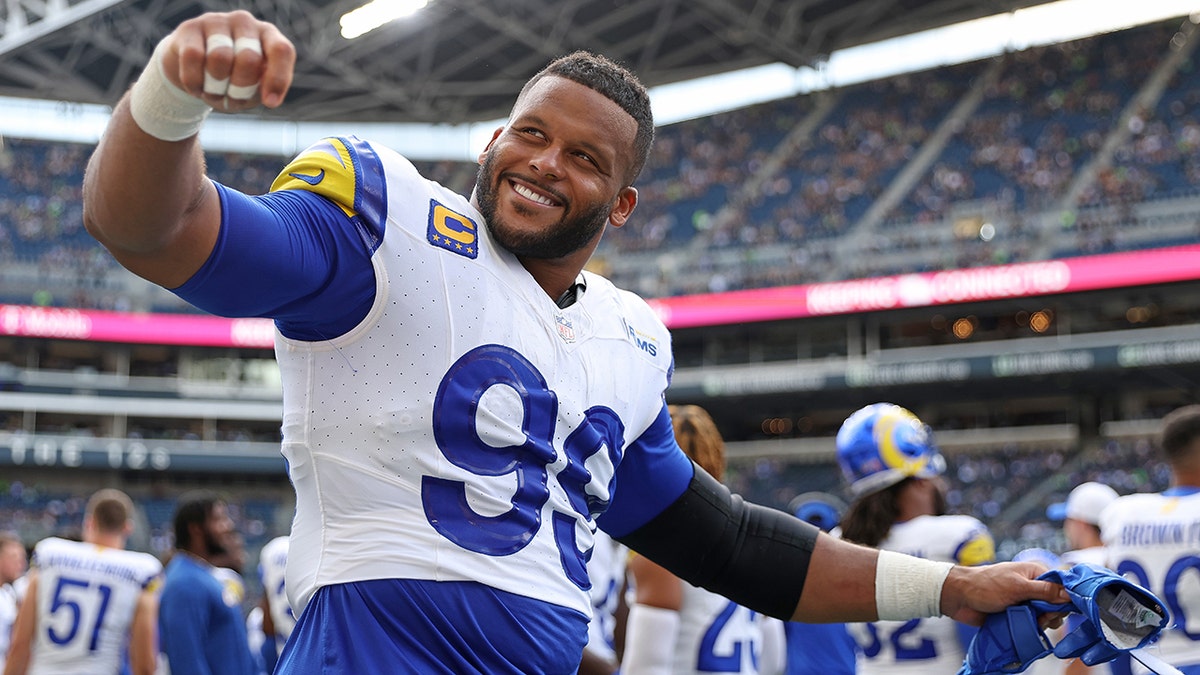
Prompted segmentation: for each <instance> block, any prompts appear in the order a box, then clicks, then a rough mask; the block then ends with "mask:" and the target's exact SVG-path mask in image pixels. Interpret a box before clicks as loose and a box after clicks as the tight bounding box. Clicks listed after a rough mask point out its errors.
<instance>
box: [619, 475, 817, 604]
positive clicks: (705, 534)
mask: <svg viewBox="0 0 1200 675" xmlns="http://www.w3.org/2000/svg"><path fill="white" fill-rule="evenodd" d="M693 466H694V463H693ZM694 468H695V475H694V476H693V477H692V481H691V483H690V484H689V485H688V488H687V490H686V491H684V493H683V494H682V495H680V497H679V499H677V500H675V502H674V503H672V504H671V505H670V506H668V507H667V508H666V509H664V510H663V512H662V513H660V514H658V515H657V516H655V517H654V519H653V520H651V521H650V522H648V523H646V524H645V525H643V526H641V527H639V528H638V529H636V530H634V531H633V532H630V533H629V534H627V535H625V536H623V537H620V538H619V539H618V540H619V541H620V542H621V543H623V544H625V545H626V546H628V547H629V548H631V549H633V550H634V551H637V552H638V553H639V554H641V555H644V556H646V557H647V558H649V559H650V560H653V561H654V562H656V563H658V564H659V565H662V566H663V567H665V568H666V569H668V570H670V571H671V572H672V573H673V574H675V575H676V576H678V577H679V578H681V579H683V580H684V581H687V582H688V583H690V584H692V585H694V586H700V587H702V588H707V589H708V590H710V591H713V592H714V593H718V594H720V595H723V596H725V597H727V598H729V599H730V600H733V601H734V602H736V603H738V604H740V605H743V606H745V607H749V608H750V609H752V610H755V611H757V612H761V613H763V614H766V615H769V616H774V617H777V618H780V619H783V620H785V621H786V620H789V619H791V618H792V614H794V613H795V611H796V603H798V602H799V601H800V593H801V591H802V590H803V589H804V578H805V577H806V576H807V574H808V565H809V561H810V560H811V558H812V552H813V547H814V546H816V542H817V535H818V534H819V533H820V530H819V529H817V527H816V526H814V525H812V524H810V523H807V522H804V521H802V520H800V519H799V518H794V517H792V516H789V515H788V514H786V513H784V512H782V511H777V510H775V509H769V508H766V507H764V506H759V505H757V504H750V503H748V502H745V501H743V500H742V498H741V497H740V496H738V495H735V494H732V493H730V492H729V489H728V488H726V487H725V486H724V485H722V484H721V483H720V482H718V481H717V480H716V479H715V478H713V477H712V476H710V475H709V474H708V473H707V472H705V471H704V469H701V468H700V467H699V466H694Z"/></svg>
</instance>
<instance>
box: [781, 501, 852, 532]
mask: <svg viewBox="0 0 1200 675" xmlns="http://www.w3.org/2000/svg"><path fill="white" fill-rule="evenodd" d="M788 510H789V511H791V512H792V514H793V515H795V516H796V517H797V518H799V519H800V520H803V521H806V522H809V523H812V524H813V525H816V526H817V527H819V528H821V529H822V530H824V531H825V532H828V531H830V530H832V529H833V528H835V527H837V525H838V523H839V522H841V520H842V514H843V513H845V512H846V503H845V502H843V501H842V500H841V499H838V498H837V497H836V496H834V495H831V494H829V493H827V492H805V493H804V494H801V495H797V496H795V497H793V498H792V501H791V502H790V503H789V504H788Z"/></svg>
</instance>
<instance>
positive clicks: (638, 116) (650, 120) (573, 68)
mask: <svg viewBox="0 0 1200 675" xmlns="http://www.w3.org/2000/svg"><path fill="white" fill-rule="evenodd" d="M549 75H553V76H555V77H562V78H565V79H568V80H571V81H572V82H576V83H578V84H582V85H583V86H585V87H587V88H589V89H592V90H593V91H596V92H598V93H600V94H603V95H604V97H605V98H607V99H608V100H610V101H612V102H613V103H616V104H617V105H619V106H621V109H622V110H624V111H625V112H627V113H629V115H630V117H632V118H633V119H634V121H635V122H637V135H636V136H635V137H634V141H633V149H634V158H633V167H632V170H631V172H630V174H629V176H628V181H629V182H630V183H632V182H633V180H634V179H635V178H637V176H638V174H640V173H641V172H642V167H644V166H646V160H647V159H649V157H650V146H651V145H653V144H654V114H653V113H652V112H651V111H650V94H649V93H647V92H646V87H644V86H643V85H642V83H641V81H640V80H639V79H638V78H637V76H636V75H634V74H633V73H632V72H631V71H630V70H629V69H628V68H626V67H624V66H622V65H620V64H618V63H617V62H615V61H613V60H611V59H609V58H607V57H605V56H601V55H599V54H593V53H592V52H588V51H583V50H580V51H576V52H572V53H570V54H567V55H566V56H560V57H558V58H557V59H555V60H553V61H551V62H550V63H549V64H548V65H547V66H546V67H545V68H542V69H541V70H540V71H538V73H537V74H536V75H534V76H533V77H531V78H529V81H528V82H526V83H525V86H524V87H522V88H521V93H520V95H518V96H517V100H518V101H519V100H521V98H523V97H524V96H525V92H527V91H529V88H530V87H532V86H533V85H534V84H536V83H537V82H538V81H539V80H541V79H542V78H544V77H546V76H549Z"/></svg>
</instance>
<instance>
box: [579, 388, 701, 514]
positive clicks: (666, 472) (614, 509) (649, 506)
mask: <svg viewBox="0 0 1200 675" xmlns="http://www.w3.org/2000/svg"><path fill="white" fill-rule="evenodd" d="M691 480H692V461H691V460H690V459H688V457H687V455H685V454H683V450H681V449H680V448H679V444H678V443H676V442H675V430H674V428H673V427H672V426H671V413H670V412H668V410H667V405H666V403H664V404H663V407H662V411H661V412H659V414H658V417H657V418H656V419H655V420H654V422H653V423H652V424H651V425H650V427H649V428H648V429H646V431H645V432H643V433H642V435H641V436H640V437H638V438H637V440H635V441H633V442H632V443H630V444H629V447H628V448H626V449H625V455H624V457H622V458H621V463H620V464H619V465H618V466H617V476H616V488H615V489H614V490H613V498H612V503H611V504H610V505H609V507H608V511H606V512H605V513H604V515H602V516H600V518H599V519H598V520H597V522H598V523H599V525H600V528H601V529H603V530H604V531H605V532H608V533H609V534H611V535H612V536H614V537H621V536H624V535H626V534H629V533H630V532H633V531H634V530H636V529H637V528H639V527H641V526H642V525H644V524H646V523H647V522H649V521H650V520H651V519H652V518H654V516H657V515H658V514H659V513H661V512H662V510H663V509H665V508H667V507H668V506H670V505H671V504H672V503H673V502H674V501H675V500H676V499H678V498H679V496H680V495H682V494H683V492H684V490H686V489H687V486H688V483H689V482H690V481H691Z"/></svg>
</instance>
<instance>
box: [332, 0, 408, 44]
mask: <svg viewBox="0 0 1200 675" xmlns="http://www.w3.org/2000/svg"><path fill="white" fill-rule="evenodd" d="M428 4H429V0H371V2H368V3H367V4H365V5H363V6H362V7H359V8H358V9H353V10H351V11H349V12H346V13H345V14H343V15H342V18H341V20H340V21H339V23H340V24H341V26H342V37H344V38H346V39H347V40H353V39H354V38H356V37H359V36H360V35H364V34H366V33H369V32H371V31H373V30H375V29H376V28H379V27H380V26H382V25H383V24H385V23H388V22H390V21H395V20H396V19H403V18H405V17H409V16H412V15H413V14H416V13H417V12H418V11H420V10H421V9H423V8H424V7H425V6H426V5H428Z"/></svg>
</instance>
